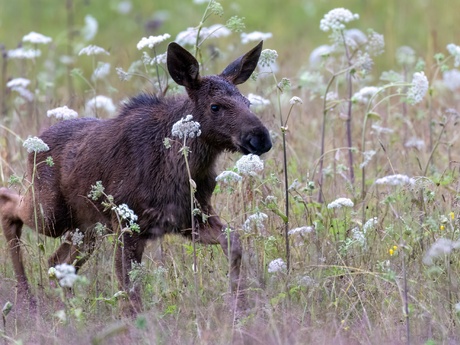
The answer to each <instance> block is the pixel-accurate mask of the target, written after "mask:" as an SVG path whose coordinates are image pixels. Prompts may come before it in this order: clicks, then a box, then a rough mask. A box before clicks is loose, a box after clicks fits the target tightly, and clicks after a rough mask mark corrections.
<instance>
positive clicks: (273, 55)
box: [259, 49, 278, 67]
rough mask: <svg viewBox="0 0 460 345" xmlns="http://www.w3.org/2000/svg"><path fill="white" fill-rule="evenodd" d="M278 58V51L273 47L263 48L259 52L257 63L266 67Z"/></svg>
mask: <svg viewBox="0 0 460 345" xmlns="http://www.w3.org/2000/svg"><path fill="white" fill-rule="evenodd" d="M277 58H278V53H277V51H276V50H273V49H264V50H262V52H261V53H260V58H259V65H260V66H262V67H268V66H270V65H272V64H274V63H275V61H276V59H277Z"/></svg>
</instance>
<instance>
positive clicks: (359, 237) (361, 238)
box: [351, 227, 366, 246]
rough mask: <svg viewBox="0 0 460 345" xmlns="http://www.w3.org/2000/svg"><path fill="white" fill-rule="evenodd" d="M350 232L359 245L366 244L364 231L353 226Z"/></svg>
mask: <svg viewBox="0 0 460 345" xmlns="http://www.w3.org/2000/svg"><path fill="white" fill-rule="evenodd" d="M351 234H352V237H353V239H354V240H355V241H356V242H358V243H359V244H360V245H362V246H364V245H365V244H366V234H365V233H364V231H361V230H360V229H359V228H358V227H355V228H353V229H351Z"/></svg>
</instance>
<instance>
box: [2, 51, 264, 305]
mask: <svg viewBox="0 0 460 345" xmlns="http://www.w3.org/2000/svg"><path fill="white" fill-rule="evenodd" d="M261 49H262V44H259V45H258V46H257V47H255V48H254V49H253V50H251V51H250V52H248V53H247V54H246V55H243V56H242V57H240V58H238V59H237V60H235V61H234V62H233V63H232V64H230V65H229V66H228V67H227V68H226V69H225V70H224V72H223V73H222V74H220V75H217V76H207V77H200V75H199V65H198V62H197V61H196V60H195V58H194V57H193V56H192V55H190V54H189V53H188V52H187V51H185V50H184V49H183V48H182V47H180V46H178V45H177V44H175V43H172V44H170V46H169V47H168V70H169V72H170V75H171V77H172V78H173V79H174V80H175V81H176V82H177V83H178V84H180V85H183V86H185V88H186V90H187V95H188V96H177V97H167V98H157V97H155V96H152V95H146V94H143V95H140V96H137V97H135V98H133V99H131V100H130V101H129V102H127V103H126V104H124V105H123V107H122V109H121V113H120V115H119V116H118V117H116V118H113V119H109V120H98V119H94V118H82V119H76V120H69V121H63V122H60V123H59V124H57V125H55V126H52V127H51V128H49V129H48V130H46V131H45V132H44V133H43V134H42V135H41V139H42V140H43V141H44V142H45V143H47V144H48V146H49V147H50V150H49V151H48V152H43V153H38V154H37V158H36V161H37V162H43V161H44V160H45V159H46V157H48V156H51V157H52V158H53V160H54V163H55V165H54V166H53V167H49V166H48V165H46V164H39V165H38V167H37V172H36V179H35V181H34V190H35V198H36V205H35V206H36V207H37V210H40V208H41V209H42V210H43V215H41V214H40V211H39V221H38V225H37V226H36V225H35V220H34V203H33V198H32V193H31V189H29V191H28V192H27V193H26V194H25V195H24V196H23V197H20V196H19V195H18V194H17V193H16V192H14V191H12V190H10V189H7V188H1V189H0V213H1V224H2V227H3V231H4V234H5V236H6V239H7V241H8V244H9V247H10V251H11V256H12V261H13V265H14V270H15V274H16V278H17V280H18V287H19V291H20V292H21V293H26V294H27V293H28V289H29V288H28V283H27V279H26V276H25V271H24V266H23V263H22V259H21V253H20V237H21V229H22V225H23V224H26V225H27V226H29V227H31V228H36V229H37V231H38V232H40V233H42V234H44V235H46V236H51V237H55V238H56V237H60V236H63V235H66V236H67V237H69V236H70V234H71V232H72V231H74V230H75V229H77V228H78V229H79V230H80V231H82V232H83V233H85V240H84V244H85V249H86V250H87V251H88V250H89V251H91V247H92V243H93V242H94V238H92V236H93V231H92V229H93V228H94V224H95V223H97V222H100V223H102V224H105V225H106V226H107V227H109V228H111V229H112V230H113V231H117V229H118V228H119V223H118V221H117V220H116V217H115V216H114V213H113V212H111V211H110V210H109V211H104V209H103V207H102V205H101V202H100V201H93V200H91V199H90V198H88V193H89V192H90V190H91V186H92V185H94V184H95V183H96V181H102V185H103V186H104V187H105V191H106V193H107V194H110V195H112V196H113V197H114V203H115V204H117V205H120V204H122V203H124V204H127V205H128V206H129V207H130V208H131V209H132V210H133V211H134V212H135V213H136V215H138V217H139V219H138V224H139V226H140V229H141V231H140V233H133V234H125V235H123V241H124V246H123V250H122V249H121V248H122V247H121V246H119V247H118V252H117V253H116V258H115V260H116V271H117V276H118V279H119V281H120V285H121V287H122V288H123V289H126V290H129V289H130V286H129V285H130V282H129V277H128V274H127V272H129V270H130V268H131V267H132V263H133V262H141V259H142V254H143V251H144V246H145V243H146V241H147V239H155V238H158V237H161V236H163V235H164V234H167V233H180V234H182V235H185V236H187V237H191V219H190V190H189V179H188V176H187V171H186V166H185V160H184V157H183V156H182V155H181V154H180V153H179V152H178V151H179V148H180V143H178V142H172V147H171V148H170V149H166V148H165V147H164V145H163V139H164V138H166V137H171V128H172V126H173V124H174V123H175V122H177V121H178V120H180V119H181V118H182V117H185V116H186V115H188V114H192V115H193V120H194V121H197V122H199V123H200V125H201V132H202V133H201V136H199V137H198V138H193V139H187V146H189V147H190V155H189V160H190V161H189V162H190V170H191V175H192V178H193V180H194V181H195V183H196V185H197V191H196V200H197V202H198V204H199V206H200V208H201V209H202V212H203V213H205V214H207V215H209V218H208V220H207V221H206V222H203V221H202V218H201V217H197V218H196V224H197V228H198V235H197V240H198V241H199V242H201V243H209V244H221V246H222V248H223V250H224V252H225V253H226V254H227V255H228V257H229V260H230V261H231V272H230V273H231V280H232V289H233V290H235V289H236V287H237V284H238V279H239V271H240V263H241V246H240V242H239V240H238V236H237V234H236V233H235V232H232V233H231V239H230V253H228V242H227V239H226V237H225V235H224V233H223V232H222V229H223V228H224V226H225V225H224V224H223V223H222V221H221V220H220V219H219V217H218V216H217V215H216V214H215V212H214V210H213V208H212V206H211V205H210V199H211V194H212V192H213V190H214V187H215V185H216V182H215V177H216V174H215V163H216V159H217V158H218V156H219V154H220V153H222V152H223V151H225V150H229V151H240V152H242V153H245V154H247V153H255V154H262V153H264V152H266V151H268V150H269V149H270V148H271V141H270V137H269V134H268V131H267V129H266V128H265V127H264V126H263V125H262V123H261V122H260V120H259V119H258V118H257V117H256V116H255V115H254V114H253V113H252V112H251V111H250V110H249V102H248V100H247V99H246V98H244V97H243V96H242V95H241V94H240V92H239V91H238V90H237V88H236V87H235V85H237V84H240V83H243V82H244V81H246V80H247V78H249V76H250V75H251V73H252V72H253V70H254V68H255V67H256V65H257V61H258V58H259V56H260V52H261ZM211 105H218V108H219V109H217V110H216V109H215V107H214V108H213V109H212V108H211ZM179 141H180V140H179ZM33 162H34V157H33V154H30V155H29V170H28V174H29V176H32V169H33ZM83 249H84V248H80V247H79V246H75V245H72V244H71V242H70V241H64V242H63V244H62V245H61V246H60V247H59V248H58V250H57V251H56V252H55V253H54V254H53V255H52V257H51V258H50V259H49V264H50V266H54V265H56V264H59V263H64V262H65V263H69V264H74V265H75V266H76V267H77V268H79V267H80V266H81V265H82V264H83V263H84V261H85V258H87V256H86V257H81V258H80V256H78V255H79V254H81V252H82V251H83ZM130 300H131V308H132V310H133V311H137V310H139V309H140V308H141V301H140V296H139V291H138V289H137V288H135V289H131V293H130Z"/></svg>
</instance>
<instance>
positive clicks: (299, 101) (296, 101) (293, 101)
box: [289, 96, 303, 105]
mask: <svg viewBox="0 0 460 345" xmlns="http://www.w3.org/2000/svg"><path fill="white" fill-rule="evenodd" d="M302 103H303V102H302V98H300V97H297V96H294V97H292V98H291V99H290V100H289V104H290V105H295V104H302Z"/></svg>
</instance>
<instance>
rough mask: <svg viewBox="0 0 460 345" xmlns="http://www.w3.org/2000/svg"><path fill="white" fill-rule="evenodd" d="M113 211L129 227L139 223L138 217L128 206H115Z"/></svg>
mask: <svg viewBox="0 0 460 345" xmlns="http://www.w3.org/2000/svg"><path fill="white" fill-rule="evenodd" d="M112 211H114V212H115V213H116V214H118V216H119V217H120V218H121V219H122V220H126V221H127V222H128V223H129V225H133V224H134V223H135V222H136V221H137V215H136V214H135V213H134V211H133V210H131V209H130V208H129V207H128V205H126V204H121V205H118V206H114V207H112Z"/></svg>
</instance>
